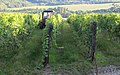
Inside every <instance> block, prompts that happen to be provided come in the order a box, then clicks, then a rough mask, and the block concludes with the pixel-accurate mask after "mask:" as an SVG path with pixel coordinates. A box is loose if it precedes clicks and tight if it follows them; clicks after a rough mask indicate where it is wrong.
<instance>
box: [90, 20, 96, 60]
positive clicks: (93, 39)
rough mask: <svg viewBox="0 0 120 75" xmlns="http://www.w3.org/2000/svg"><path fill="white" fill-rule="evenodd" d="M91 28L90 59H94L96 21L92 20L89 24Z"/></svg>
mask: <svg viewBox="0 0 120 75" xmlns="http://www.w3.org/2000/svg"><path fill="white" fill-rule="evenodd" d="M91 30H92V54H91V55H92V59H91V60H92V61H94V59H95V52H96V33H97V23H96V22H93V23H92V26H91Z"/></svg>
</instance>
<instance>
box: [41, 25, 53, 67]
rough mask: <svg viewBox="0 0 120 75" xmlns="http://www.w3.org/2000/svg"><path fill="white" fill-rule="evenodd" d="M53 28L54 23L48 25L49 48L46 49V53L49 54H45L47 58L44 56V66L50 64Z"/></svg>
mask: <svg viewBox="0 0 120 75" xmlns="http://www.w3.org/2000/svg"><path fill="white" fill-rule="evenodd" d="M52 30H53V25H49V27H48V36H47V38H48V44H47V45H48V50H47V51H45V52H46V54H47V56H45V58H44V63H43V65H44V67H46V66H47V64H49V49H50V42H51V38H52V37H51V36H52Z"/></svg>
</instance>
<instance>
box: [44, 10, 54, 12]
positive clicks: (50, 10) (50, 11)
mask: <svg viewBox="0 0 120 75" xmlns="http://www.w3.org/2000/svg"><path fill="white" fill-rule="evenodd" d="M43 12H54V10H45V11H43Z"/></svg>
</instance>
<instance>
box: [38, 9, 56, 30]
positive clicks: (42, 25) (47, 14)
mask: <svg viewBox="0 0 120 75" xmlns="http://www.w3.org/2000/svg"><path fill="white" fill-rule="evenodd" d="M53 14H54V11H43V12H42V22H40V23H39V24H38V26H39V27H40V29H43V28H45V26H46V19H48V18H50V17H51V16H52V15H53Z"/></svg>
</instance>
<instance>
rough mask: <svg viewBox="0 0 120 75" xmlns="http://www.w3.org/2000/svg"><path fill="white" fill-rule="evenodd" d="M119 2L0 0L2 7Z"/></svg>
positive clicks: (112, 0) (0, 7) (90, 0)
mask: <svg viewBox="0 0 120 75" xmlns="http://www.w3.org/2000/svg"><path fill="white" fill-rule="evenodd" d="M101 2H119V0H109V1H108V0H104V1H102V0H99V1H97V0H0V9H4V8H12V7H14V8H15V7H25V6H31V5H36V4H38V5H57V4H78V3H101Z"/></svg>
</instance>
